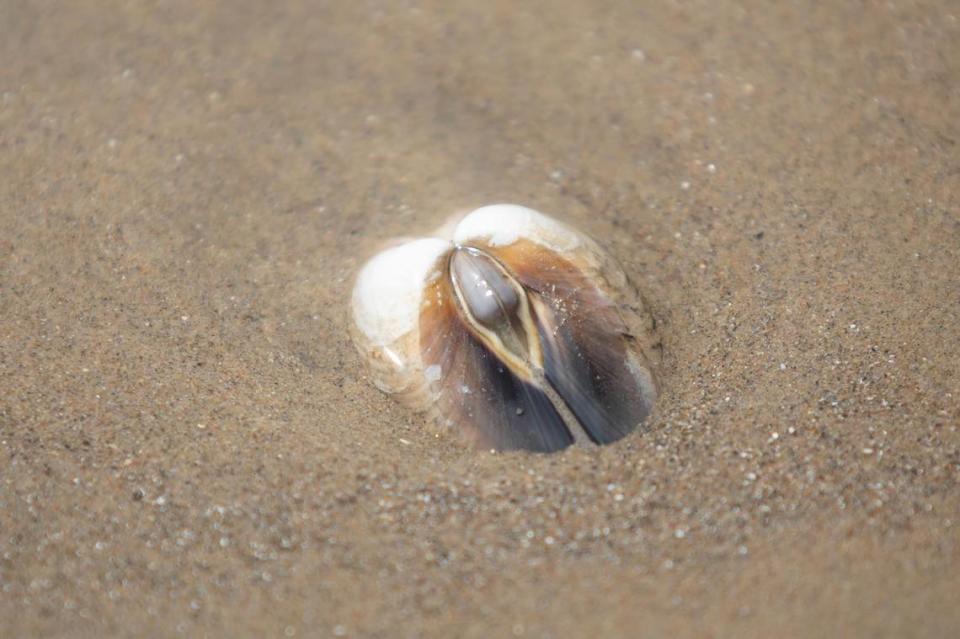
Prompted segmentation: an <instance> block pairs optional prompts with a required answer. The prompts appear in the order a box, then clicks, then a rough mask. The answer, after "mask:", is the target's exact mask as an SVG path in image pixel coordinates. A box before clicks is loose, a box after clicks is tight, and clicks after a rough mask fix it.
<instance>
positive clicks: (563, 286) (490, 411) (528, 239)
mask: <svg viewBox="0 0 960 639" xmlns="http://www.w3.org/2000/svg"><path fill="white" fill-rule="evenodd" d="M351 315H352V322H351V326H352V328H351V330H352V337H353V340H354V343H355V344H356V346H357V349H358V351H359V352H360V354H361V355H362V357H363V359H364V361H365V362H366V365H367V367H368V369H369V371H370V376H371V379H372V380H373V382H374V384H375V385H376V386H377V387H378V388H380V389H381V390H383V391H384V392H386V393H389V394H391V395H394V396H395V397H396V398H397V399H399V400H400V401H401V402H403V403H404V404H406V405H408V406H410V407H411V408H414V409H416V410H421V411H427V412H429V413H430V414H431V415H432V416H433V418H434V420H435V423H436V424H437V425H438V427H439V429H440V430H441V431H448V430H449V431H455V432H457V433H460V434H461V435H463V436H465V437H466V438H467V439H468V440H471V441H472V442H474V443H475V444H476V445H477V446H479V447H482V448H494V449H501V450H502V449H526V450H532V451H539V452H551V451H555V450H560V449H562V448H565V447H567V446H569V445H571V444H575V443H580V444H584V445H596V444H607V443H610V442H613V441H616V440H618V439H620V438H622V437H624V436H625V435H627V434H628V433H629V432H630V431H632V430H634V429H635V428H636V427H637V426H638V425H639V424H641V423H642V422H643V421H644V420H645V419H646V417H647V416H648V415H649V413H650V411H651V410H652V408H653V403H654V401H655V399H656V394H657V384H656V380H655V375H654V373H653V368H652V366H651V360H650V358H649V354H650V353H651V352H652V346H653V344H654V343H655V341H656V336H655V334H654V331H653V321H652V319H651V317H650V316H649V314H648V313H647V312H646V310H645V308H644V306H643V304H642V301H641V298H640V296H639V295H638V294H637V292H636V290H635V289H634V288H633V287H632V286H631V284H630V282H629V281H628V280H627V277H626V276H625V274H624V273H623V270H622V269H621V268H620V267H619V265H617V263H616V261H615V260H614V259H613V258H612V257H610V255H609V254H607V253H606V252H605V251H604V250H603V249H601V248H600V246H599V245H598V244H597V243H596V242H594V241H593V240H592V239H590V238H589V237H587V236H586V235H583V234H581V233H579V232H577V231H575V230H574V229H572V228H571V227H569V226H567V225H565V224H563V223H561V222H558V221H557V220H554V219H552V218H550V217H548V216H546V215H544V214H542V213H539V212H537V211H534V210H533V209H529V208H526V207H522V206H517V205H510V204H499V205H493V206H485V207H482V208H479V209H477V210H475V211H472V212H471V213H468V214H467V215H466V216H463V217H462V218H461V219H459V220H456V221H454V222H449V223H447V224H445V225H444V226H442V227H441V228H440V229H438V230H437V231H436V232H435V233H434V235H433V236H432V237H426V238H421V239H415V240H410V241H406V242H402V243H399V244H397V245H395V246H392V247H391V248H388V249H386V250H384V251H382V252H380V253H378V254H377V255H375V256H374V257H373V258H372V259H370V260H369V261H368V262H367V263H366V264H365V265H364V267H363V268H362V269H361V271H360V274H359V275H358V277H357V282H356V286H355V287H354V291H353V297H352V301H351Z"/></svg>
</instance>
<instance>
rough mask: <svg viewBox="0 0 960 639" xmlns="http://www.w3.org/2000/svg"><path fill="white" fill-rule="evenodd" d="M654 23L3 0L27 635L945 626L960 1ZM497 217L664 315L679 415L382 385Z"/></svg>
mask: <svg viewBox="0 0 960 639" xmlns="http://www.w3.org/2000/svg"><path fill="white" fill-rule="evenodd" d="M638 4H639V3H635V2H619V3H618V2H613V3H607V2H604V3H600V2H598V3H562V4H558V3H555V2H533V3H522V6H521V4H520V3H514V2H496V3H477V2H449V1H444V2H424V3H412V2H409V3H390V4H380V3H377V2H360V3H348V2H339V3H312V2H311V3H306V2H304V3H299V2H288V3H282V4H280V5H278V6H274V5H273V3H266V2H264V3H262V4H251V3H247V2H231V3H222V4H216V5H215V4H213V3H202V2H197V1H195V0H190V1H189V2H187V1H182V2H181V1H172V2H164V3H160V4H158V5H157V6H155V7H149V8H148V7H147V6H144V5H141V4H140V3H120V2H107V1H103V0H96V1H93V0H90V1H78V2H70V3H61V2H20V1H17V0H12V1H7V2H3V3H0V59H2V60H3V64H2V65H0V635H2V636H9V637H30V636H44V637H67V636H69V637H100V636H104V635H105V634H107V635H129V636H144V635H148V636H155V637H173V636H177V635H178V634H180V633H182V634H183V635H184V636H191V637H197V636H203V635H204V634H206V635H207V636H224V637H227V636H284V635H286V636H298V637H303V636H328V635H336V636H374V637H397V636H400V637H403V636H433V637H451V636H465V637H489V636H505V635H510V634H514V635H517V636H520V635H523V636H525V637H567V636H598V633H599V635H603V636H611V637H617V636H622V637H632V636H638V635H643V634H651V635H667V634H668V633H671V634H679V635H686V636H745V637H751V636H754V637H761V636H772V635H774V634H776V635H782V634H788V635H794V636H811V637H813V636H824V635H833V636H839V635H840V634H841V633H849V635H859V636H870V637H879V636H891V637H894V636H895V637H905V636H930V637H934V636H948V635H951V634H955V633H956V631H957V628H958V625H960V612H958V608H957V606H956V603H957V601H958V600H960V582H958V580H957V574H958V571H960V492H958V488H960V487H958V474H960V470H958V464H960V432H958V423H960V414H958V413H960V370H958V369H960V318H958V309H960V297H958V295H960V293H958V290H960V289H958V282H960V195H958V194H960V44H958V43H960V8H958V7H957V5H956V4H955V3H951V2H918V3H901V2H896V3H887V2H876V3H874V2H861V3H849V4H848V5H847V6H846V7H839V6H834V5H839V4H840V3H817V2H809V3H805V2H795V3H790V4H787V3H776V4H777V5H782V6H778V7H776V8H772V7H771V6H770V5H771V4H774V3H745V4H738V3H735V2H728V1H724V0H721V1H720V2H715V1H713V0H710V1H706V0H703V1H696V2H684V3H666V2H663V3H659V2H658V3H644V5H643V6H638ZM491 201H515V202H521V203H524V204H528V205H530V206H534V207H536V208H538V209H541V210H544V211H547V212H549V213H551V214H554V215H556V216H558V217H560V218H562V219H564V220H567V221H569V222H571V223H572V224H574V225H575V226H577V227H578V228H581V229H583V230H585V231H587V232H589V233H591V234H592V235H594V236H595V237H597V238H599V239H600V240H601V241H603V242H604V243H605V244H606V245H607V246H608V247H609V249H610V251H611V252H612V253H613V254H614V255H615V256H616V257H617V258H619V259H620V260H621V261H622V263H623V264H624V267H625V269H626V271H627V272H628V273H629V275H630V276H631V277H632V278H633V279H634V281H635V282H636V283H637V284H639V285H640V287H641V288H642V289H643V290H644V292H645V293H646V295H647V296H648V297H649V299H650V300H651V302H652V305H653V310H654V312H655V314H656V316H657V318H658V321H659V328H660V331H661V335H662V337H663V343H664V348H665V358H664V362H663V374H662V382H663V387H664V391H663V395H662V398H661V401H660V403H659V408H658V412H657V414H656V416H655V418H654V420H653V422H652V424H651V428H652V430H651V432H649V433H646V434H642V433H635V434H634V435H631V436H629V437H628V438H627V439H625V440H624V441H622V442H621V443H619V444H617V445H614V446H610V447H607V448H604V449H601V450H595V451H582V450H572V451H569V452H565V453H562V454H558V455H554V456H531V455H525V454H497V455H491V454H489V453H479V454H478V453H475V452H473V451H471V450H469V449H466V448H464V447H462V446H461V445H459V444H458V443H457V442H456V440H453V439H449V438H448V439H444V440H439V441H438V440H435V439H434V438H433V437H432V436H430V435H428V434H427V432H428V431H427V429H426V428H425V423H424V421H423V418H420V417H417V416H415V415H412V414H410V413H408V412H407V411H406V410H405V409H403V408H401V407H399V406H398V405H396V404H395V403H394V402H393V401H392V400H391V399H390V398H388V397H386V396H384V395H382V394H381V393H379V392H378V391H377V390H376V389H374V388H373V387H372V386H371V385H370V384H369V383H368V381H367V380H366V379H365V377H364V373H363V371H362V369H361V367H360V361H359V358H358V356H357V355H356V353H355V352H354V350H353V348H352V346H351V345H350V342H349V338H348V331H347V313H346V302H347V299H348V293H349V290H350V287H351V285H352V277H353V275H354V273H355V272H356V270H357V268H358V267H359V265H360V264H361V262H362V261H363V259H364V258H366V257H367V256H368V255H369V254H371V253H372V252H373V251H374V249H375V248H376V247H377V246H378V245H379V244H380V243H381V242H382V241H383V240H385V239H387V238H390V237H393V236H396V235H403V234H413V233H417V232H421V231H424V230H428V229H430V228H433V227H434V226H435V225H436V224H437V223H439V222H440V221H441V220H442V219H443V218H444V217H445V216H447V215H448V214H449V213H450V212H452V211H454V210H456V209H461V208H469V207H472V206H476V205H479V204H483V203H488V202H491Z"/></svg>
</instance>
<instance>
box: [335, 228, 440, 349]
mask: <svg viewBox="0 0 960 639" xmlns="http://www.w3.org/2000/svg"><path fill="white" fill-rule="evenodd" d="M450 248H451V244H450V242H448V241H446V240H441V239H437V238H425V239H420V240H413V241H411V242H407V243H406V244H401V245H400V246H395V247H393V248H389V249H387V250H385V251H383V252H382V253H378V254H377V255H375V256H374V257H373V258H372V259H371V260H370V261H369V262H367V263H366V264H365V265H364V267H363V269H361V271H360V275H359V276H358V277H357V284H356V286H355V287H354V289H353V301H352V304H353V321H354V322H355V323H356V326H357V328H358V329H359V330H360V332H362V333H363V335H364V337H366V339H367V340H368V341H369V343H370V344H372V345H374V346H389V345H391V344H393V343H394V342H396V341H397V340H398V339H400V338H401V337H403V336H404V335H406V334H408V333H410V332H412V331H414V330H416V328H417V324H418V322H419V320H420V302H421V300H422V297H423V290H424V286H425V284H426V283H427V282H430V281H432V280H433V279H435V278H437V277H440V274H441V269H440V265H439V260H440V257H441V256H443V255H444V253H446V252H447V251H449V250H450Z"/></svg>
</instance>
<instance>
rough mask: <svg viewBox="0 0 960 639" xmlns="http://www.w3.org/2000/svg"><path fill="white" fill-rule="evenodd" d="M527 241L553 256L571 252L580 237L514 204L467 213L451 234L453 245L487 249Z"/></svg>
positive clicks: (563, 225)
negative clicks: (477, 244) (473, 243)
mask: <svg viewBox="0 0 960 639" xmlns="http://www.w3.org/2000/svg"><path fill="white" fill-rule="evenodd" d="M521 238H523V239H528V240H531V241H533V242H536V243H537V244H541V245H543V246H548V247H550V248H552V249H553V250H555V251H557V252H560V253H562V252H565V251H572V250H574V249H576V248H577V247H579V246H580V245H581V243H582V236H581V235H580V234H579V233H577V232H576V231H574V230H573V229H571V228H570V227H568V226H566V225H565V224H562V223H560V222H558V221H556V220H554V219H552V218H549V217H547V216H546V215H544V214H543V213H539V212H538V211H534V210H533V209H530V208H527V207H525V206H519V205H517V204H493V205H490V206H483V207H481V208H479V209H476V210H474V211H472V212H470V213H468V214H467V215H466V216H465V217H464V218H463V219H462V220H460V222H459V223H458V224H457V226H456V228H455V229H454V231H453V241H454V242H456V243H457V244H467V243H469V242H470V240H477V239H485V240H486V241H487V242H488V243H489V244H490V245H491V246H509V245H510V244H513V243H514V242H516V241H517V240H518V239H521Z"/></svg>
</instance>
